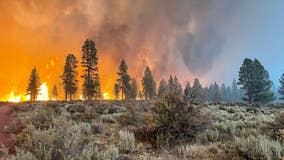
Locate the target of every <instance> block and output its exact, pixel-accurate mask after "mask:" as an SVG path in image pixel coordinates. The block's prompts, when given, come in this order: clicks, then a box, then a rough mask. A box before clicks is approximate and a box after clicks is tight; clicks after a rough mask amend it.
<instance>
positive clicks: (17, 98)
mask: <svg viewBox="0 0 284 160" xmlns="http://www.w3.org/2000/svg"><path fill="white" fill-rule="evenodd" d="M48 95H49V94H48V87H47V85H46V83H45V82H44V83H42V84H41V85H40V90H39V93H38V95H37V100H39V101H48V100H49V97H48ZM28 100H30V95H24V94H19V95H15V93H14V90H12V91H11V93H10V94H9V96H8V98H7V101H8V102H21V101H28Z"/></svg>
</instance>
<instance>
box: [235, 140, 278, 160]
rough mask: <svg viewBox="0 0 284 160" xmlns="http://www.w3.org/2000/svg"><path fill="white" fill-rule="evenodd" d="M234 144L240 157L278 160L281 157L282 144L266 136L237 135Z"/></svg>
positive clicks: (256, 159)
mask: <svg viewBox="0 0 284 160" xmlns="http://www.w3.org/2000/svg"><path fill="white" fill-rule="evenodd" d="M233 145H234V146H233V147H234V149H235V150H236V151H237V153H238V154H239V155H240V157H242V158H244V159H250V160H277V159H280V157H281V151H282V146H281V144H280V143H279V142H278V141H273V140H270V139H268V138H267V137H266V136H257V137H255V136H249V137H246V138H245V137H242V138H238V137H236V138H235V140H234V142H233Z"/></svg>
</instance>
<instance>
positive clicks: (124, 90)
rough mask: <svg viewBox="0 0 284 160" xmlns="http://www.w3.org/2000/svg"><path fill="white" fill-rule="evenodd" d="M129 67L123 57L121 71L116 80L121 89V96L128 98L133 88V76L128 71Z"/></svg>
mask: <svg viewBox="0 0 284 160" xmlns="http://www.w3.org/2000/svg"><path fill="white" fill-rule="evenodd" d="M127 70H128V67H127V64H126V62H125V60H124V59H122V61H121V63H120V65H119V72H118V73H117V75H118V79H117V80H116V84H117V85H118V86H119V88H120V91H121V98H122V99H127V98H129V95H130V94H129V93H130V89H131V85H130V80H131V77H130V76H129V75H128V73H127Z"/></svg>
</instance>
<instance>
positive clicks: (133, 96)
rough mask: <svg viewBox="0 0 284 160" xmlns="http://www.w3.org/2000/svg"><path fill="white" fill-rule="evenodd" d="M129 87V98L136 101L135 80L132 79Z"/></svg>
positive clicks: (136, 87)
mask: <svg viewBox="0 0 284 160" xmlns="http://www.w3.org/2000/svg"><path fill="white" fill-rule="evenodd" d="M130 86H131V89H130V98H131V99H136V97H137V94H138V86H137V81H136V79H135V78H132V80H131V84H130Z"/></svg>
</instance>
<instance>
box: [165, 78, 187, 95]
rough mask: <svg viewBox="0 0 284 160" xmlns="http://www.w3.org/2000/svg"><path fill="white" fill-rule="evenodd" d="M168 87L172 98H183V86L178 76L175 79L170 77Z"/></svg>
mask: <svg viewBox="0 0 284 160" xmlns="http://www.w3.org/2000/svg"><path fill="white" fill-rule="evenodd" d="M168 87H169V94H170V96H182V92H183V91H182V86H181V84H180V83H179V81H178V79H177V77H176V76H175V77H174V78H173V77H172V75H170V78H169V80H168Z"/></svg>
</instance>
